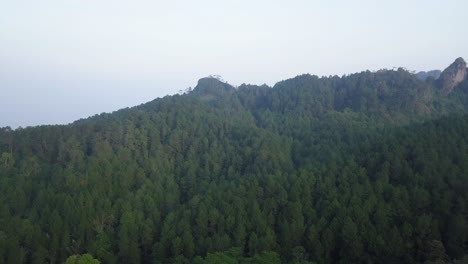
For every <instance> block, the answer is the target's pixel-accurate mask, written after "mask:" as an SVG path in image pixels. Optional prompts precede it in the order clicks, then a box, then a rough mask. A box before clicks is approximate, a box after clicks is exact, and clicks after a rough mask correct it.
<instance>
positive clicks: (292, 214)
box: [0, 58, 468, 264]
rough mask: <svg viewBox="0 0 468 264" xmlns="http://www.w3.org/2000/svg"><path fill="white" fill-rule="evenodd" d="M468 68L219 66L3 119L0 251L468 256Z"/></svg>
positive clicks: (61, 256)
mask: <svg viewBox="0 0 468 264" xmlns="http://www.w3.org/2000/svg"><path fill="white" fill-rule="evenodd" d="M466 73H467V69H466V64H465V62H464V61H463V59H461V58H460V59H457V60H456V61H455V62H454V63H453V64H452V65H450V66H449V67H448V68H447V69H446V70H444V71H443V72H442V73H441V74H440V76H439V77H438V78H437V79H435V78H433V77H431V76H429V77H427V78H426V77H425V78H420V77H418V76H417V75H415V74H412V73H410V72H408V71H406V70H405V69H402V68H400V69H394V70H380V71H377V72H370V71H366V72H361V73H356V74H351V75H346V76H342V77H338V76H330V77H317V76H313V75H300V76H297V77H295V78H292V79H289V80H284V81H281V82H279V83H277V84H276V85H274V86H273V87H269V86H267V85H263V86H256V85H246V84H243V85H240V86H239V87H233V86H231V85H229V84H227V83H224V82H222V81H220V80H219V79H217V78H213V77H207V78H203V79H201V80H200V81H199V82H198V84H197V86H196V87H195V88H194V89H190V90H189V91H188V92H187V93H185V94H181V95H174V96H167V97H164V98H159V99H155V100H154V101H152V102H148V103H145V104H142V105H140V106H136V107H133V108H127V109H122V110H119V111H116V112H114V113H110V114H101V115H96V116H93V117H90V118H87V119H83V120H79V121H76V122H74V123H72V124H69V125H56V126H39V127H28V128H18V129H15V130H12V129H10V128H8V127H6V128H2V129H1V130H0V154H1V157H0V204H1V205H2V206H0V263H64V262H65V261H66V260H67V258H68V260H67V262H66V263H79V262H78V261H80V260H83V261H82V262H81V263H99V262H100V263H198V264H203V263H467V261H468V78H465V76H466V75H467V74H466ZM86 261H88V262H86Z"/></svg>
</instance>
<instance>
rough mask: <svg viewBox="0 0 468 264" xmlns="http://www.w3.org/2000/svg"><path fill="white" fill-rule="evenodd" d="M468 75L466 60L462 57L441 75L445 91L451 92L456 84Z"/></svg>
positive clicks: (440, 78) (440, 79)
mask: <svg viewBox="0 0 468 264" xmlns="http://www.w3.org/2000/svg"><path fill="white" fill-rule="evenodd" d="M466 76H467V69H466V62H465V60H464V59H463V58H462V57H460V58H457V59H456V60H455V61H454V62H453V63H452V64H450V66H448V67H447V68H446V69H445V70H444V71H443V72H442V73H441V74H440V77H439V81H440V83H441V85H442V89H443V91H444V92H445V93H450V92H451V91H452V90H453V88H454V87H455V86H457V85H458V84H459V83H460V82H462V81H463V80H465V78H466Z"/></svg>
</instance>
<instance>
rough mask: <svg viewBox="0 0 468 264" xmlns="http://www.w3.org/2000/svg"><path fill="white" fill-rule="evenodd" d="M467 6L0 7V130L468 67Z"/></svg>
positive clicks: (206, 2)
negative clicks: (366, 73) (223, 84)
mask: <svg viewBox="0 0 468 264" xmlns="http://www.w3.org/2000/svg"><path fill="white" fill-rule="evenodd" d="M467 11H468V1H466V0H444V1H433V0H425V1H423V0H420V1H418V0H414V1H408V0H393V1H376V0H364V1H344V0H342V1H338V0H331V1H313V0H308V1H306V0H303V1H299V0H289V1H284V0H283V1H275V0H269V1H266V0H265V1H263V0H260V1H255V0H250V1H246V0H245V1H244V0H239V1H229V0H228V1H219V0H217V1H215V0H197V1H177V0H174V1H155V0H152V1H150V0H148V1H143V0H132V1H128V0H127V1H119V0H55V1H53V0H41V1H37V0H30V1H26V0H11V1H8V0H0V92H1V98H2V100H1V103H0V126H7V125H9V126H12V127H17V126H23V127H25V126H31V125H39V124H57V123H69V122H72V121H74V120H76V119H79V118H84V117H87V116H90V115H93V114H96V113H101V112H109V111H113V110H117V109H119V108H122V107H127V106H133V105H137V104H140V103H144V102H147V101H150V100H152V99H154V98H156V97H162V96H164V95H168V94H174V93H176V92H177V91H178V90H181V89H185V88H187V87H189V86H192V87H193V86H195V85H196V82H197V80H198V79H199V78H201V77H204V76H207V75H210V74H219V75H221V76H223V77H224V79H225V80H226V81H228V82H229V83H232V84H241V83H244V82H245V83H253V84H263V83H267V84H269V85H273V84H274V83H275V82H277V81H280V80H282V79H286V78H290V77H294V76H296V75H298V74H302V73H311V74H317V75H332V74H338V75H342V74H345V73H346V74H347V73H353V72H358V71H362V70H366V69H370V70H377V69H380V68H392V67H394V66H403V67H406V68H408V69H410V70H430V69H441V68H444V67H445V66H447V65H448V64H450V63H451V62H452V61H453V60H455V58H457V57H460V56H462V57H465V59H467V58H466V57H468V34H467V33H468V26H467V25H468V24H467V21H466V13H467Z"/></svg>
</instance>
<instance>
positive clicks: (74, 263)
mask: <svg viewBox="0 0 468 264" xmlns="http://www.w3.org/2000/svg"><path fill="white" fill-rule="evenodd" d="M99 263H101V262H99V260H97V259H95V258H93V256H91V255H90V254H83V255H73V256H70V257H68V258H67V260H66V261H65V264H99Z"/></svg>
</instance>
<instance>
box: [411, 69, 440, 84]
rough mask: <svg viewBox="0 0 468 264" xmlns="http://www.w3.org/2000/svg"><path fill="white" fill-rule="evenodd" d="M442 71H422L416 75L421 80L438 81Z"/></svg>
mask: <svg viewBox="0 0 468 264" xmlns="http://www.w3.org/2000/svg"><path fill="white" fill-rule="evenodd" d="M441 72H442V71H441V70H432V71H427V72H426V71H420V72H418V73H416V77H417V78H418V79H420V80H423V81H425V80H426V79H427V78H432V79H434V80H435V79H437V78H439V76H440V73H441Z"/></svg>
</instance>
